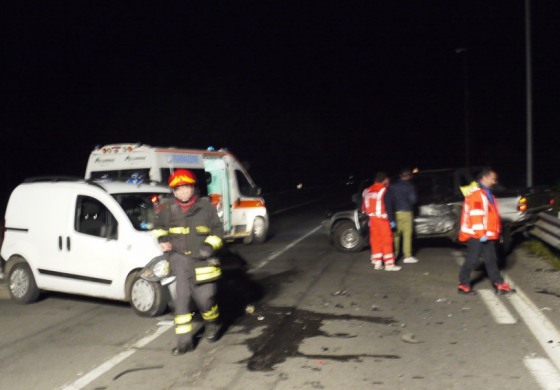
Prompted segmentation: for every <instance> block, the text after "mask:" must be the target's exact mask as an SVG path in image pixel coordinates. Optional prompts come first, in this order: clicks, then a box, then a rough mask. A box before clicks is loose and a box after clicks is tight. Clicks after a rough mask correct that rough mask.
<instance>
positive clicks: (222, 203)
mask: <svg viewBox="0 0 560 390" xmlns="http://www.w3.org/2000/svg"><path fill="white" fill-rule="evenodd" d="M204 169H205V171H206V172H207V174H208V175H209V177H208V179H207V188H208V197H209V198H210V201H211V202H212V204H214V206H216V209H217V211H218V216H219V217H220V219H221V220H222V222H223V225H224V233H225V234H226V235H230V233H231V230H232V221H231V210H232V207H231V198H232V194H231V186H230V185H229V183H230V177H229V173H228V169H227V164H226V161H225V160H224V158H223V157H221V156H212V155H206V156H204Z"/></svg>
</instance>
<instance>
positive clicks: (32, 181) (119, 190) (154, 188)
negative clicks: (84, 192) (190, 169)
mask: <svg viewBox="0 0 560 390" xmlns="http://www.w3.org/2000/svg"><path fill="white" fill-rule="evenodd" d="M22 185H26V186H27V185H31V186H53V185H56V186H66V187H69V188H75V187H79V186H95V187H98V188H100V189H102V190H104V191H105V192H107V193H109V194H124V193H134V192H138V193H151V192H171V190H170V189H169V187H167V186H166V185H163V184H160V183H155V182H154V183H140V184H135V183H126V182H119V181H111V182H101V181H90V180H84V179H76V178H68V177H44V178H40V177H39V178H29V179H26V180H25V181H24V182H23V184H22Z"/></svg>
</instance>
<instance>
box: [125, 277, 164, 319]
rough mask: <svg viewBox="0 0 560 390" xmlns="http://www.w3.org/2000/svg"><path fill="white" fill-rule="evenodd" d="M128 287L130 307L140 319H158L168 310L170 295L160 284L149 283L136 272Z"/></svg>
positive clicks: (130, 278) (128, 282)
mask: <svg viewBox="0 0 560 390" xmlns="http://www.w3.org/2000/svg"><path fill="white" fill-rule="evenodd" d="M127 287H128V288H127V297H128V301H129V302H130V306H132V310H134V312H135V313H136V314H137V315H139V316H140V317H157V316H159V315H161V314H163V312H164V311H165V310H166V309H167V302H168V301H169V295H168V294H169V293H168V291H167V287H163V286H162V285H161V284H160V283H152V282H148V281H147V280H145V279H142V278H141V277H140V273H139V272H135V273H133V274H132V275H131V276H130V277H129V279H128V281H127Z"/></svg>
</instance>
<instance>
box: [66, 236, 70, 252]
mask: <svg viewBox="0 0 560 390" xmlns="http://www.w3.org/2000/svg"><path fill="white" fill-rule="evenodd" d="M66 249H68V251H70V237H66Z"/></svg>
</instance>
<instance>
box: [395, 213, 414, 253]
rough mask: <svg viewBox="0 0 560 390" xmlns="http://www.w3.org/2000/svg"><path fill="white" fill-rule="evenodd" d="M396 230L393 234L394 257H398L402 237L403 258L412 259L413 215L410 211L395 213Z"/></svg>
mask: <svg viewBox="0 0 560 390" xmlns="http://www.w3.org/2000/svg"><path fill="white" fill-rule="evenodd" d="M396 219H397V229H396V231H395V234H394V240H395V257H399V253H400V249H401V237H402V251H403V254H404V258H405V259H406V258H407V257H412V233H413V224H414V214H413V213H412V211H397V212H396Z"/></svg>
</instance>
